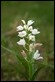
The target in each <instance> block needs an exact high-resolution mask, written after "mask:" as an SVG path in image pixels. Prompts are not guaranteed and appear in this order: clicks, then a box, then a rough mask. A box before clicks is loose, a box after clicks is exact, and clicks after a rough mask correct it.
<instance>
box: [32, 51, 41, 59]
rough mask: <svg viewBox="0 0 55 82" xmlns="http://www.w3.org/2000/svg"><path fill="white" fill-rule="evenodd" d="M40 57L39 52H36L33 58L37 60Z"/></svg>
mask: <svg viewBox="0 0 55 82" xmlns="http://www.w3.org/2000/svg"><path fill="white" fill-rule="evenodd" d="M39 56H40V54H39V51H38V50H36V52H35V53H34V56H33V58H34V59H37V58H39Z"/></svg>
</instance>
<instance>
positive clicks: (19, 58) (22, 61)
mask: <svg viewBox="0 0 55 82" xmlns="http://www.w3.org/2000/svg"><path fill="white" fill-rule="evenodd" d="M1 47H2V48H3V49H5V50H7V51H8V52H10V53H12V54H14V55H15V56H16V57H17V58H18V60H19V61H20V62H21V63H22V65H23V66H24V68H25V72H26V76H25V77H26V79H28V69H29V67H28V62H27V61H26V60H25V59H24V58H23V56H21V55H20V54H19V55H18V53H17V52H16V51H15V50H10V49H8V48H6V47H4V46H1ZM21 71H22V70H21Z"/></svg>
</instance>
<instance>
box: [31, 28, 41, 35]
mask: <svg viewBox="0 0 55 82" xmlns="http://www.w3.org/2000/svg"><path fill="white" fill-rule="evenodd" d="M39 33H40V31H38V30H37V29H33V30H32V34H34V35H36V34H39Z"/></svg>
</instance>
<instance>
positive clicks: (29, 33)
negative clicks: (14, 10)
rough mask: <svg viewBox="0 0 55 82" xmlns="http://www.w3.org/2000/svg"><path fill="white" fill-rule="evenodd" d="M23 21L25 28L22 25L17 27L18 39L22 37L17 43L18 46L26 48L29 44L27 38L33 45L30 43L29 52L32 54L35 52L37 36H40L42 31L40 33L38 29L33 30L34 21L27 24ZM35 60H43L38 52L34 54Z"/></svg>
mask: <svg viewBox="0 0 55 82" xmlns="http://www.w3.org/2000/svg"><path fill="white" fill-rule="evenodd" d="M21 21H22V23H23V26H21V25H20V26H18V27H17V31H18V37H20V40H19V41H18V42H17V44H18V45H22V46H24V47H25V45H26V44H27V42H26V38H27V39H28V40H29V41H32V42H31V43H28V45H29V51H30V52H31V51H32V50H33V46H34V45H35V41H36V40H35V36H36V35H37V34H39V33H40V31H38V29H34V28H33V26H32V24H33V23H34V21H33V20H29V21H28V22H27V23H26V22H25V20H21ZM33 59H36V60H38V59H43V57H40V54H39V52H38V50H36V52H35V53H34V56H33Z"/></svg>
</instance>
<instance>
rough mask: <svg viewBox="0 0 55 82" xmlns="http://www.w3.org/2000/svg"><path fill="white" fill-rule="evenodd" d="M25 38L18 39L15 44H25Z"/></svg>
mask: <svg viewBox="0 0 55 82" xmlns="http://www.w3.org/2000/svg"><path fill="white" fill-rule="evenodd" d="M25 43H26V42H25V39H24V38H23V39H20V40H19V41H18V42H17V44H18V45H23V46H25Z"/></svg>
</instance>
